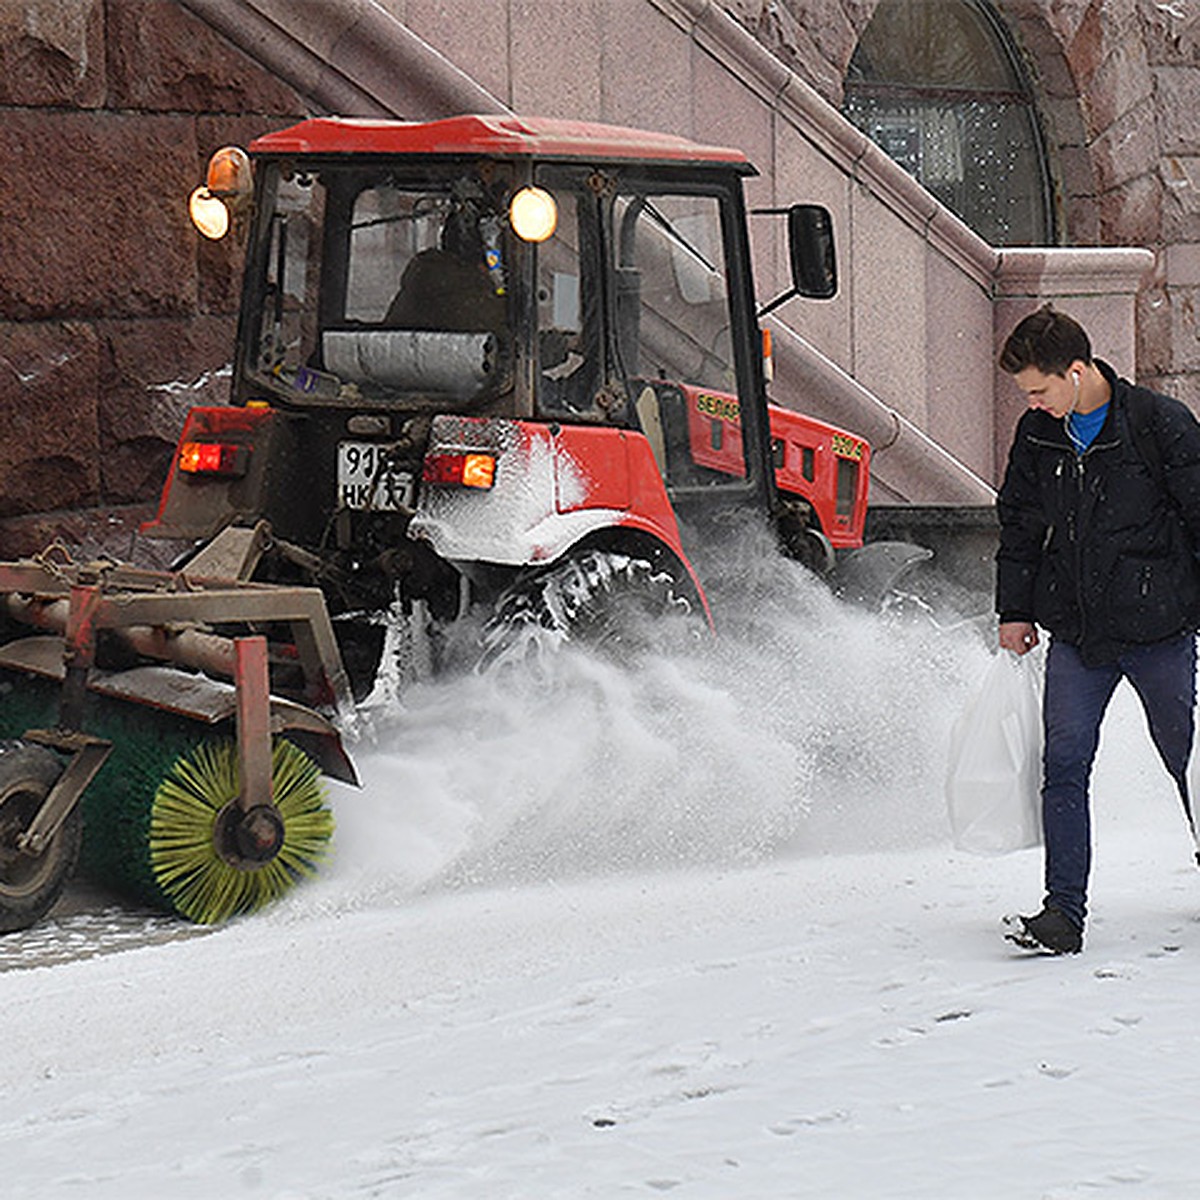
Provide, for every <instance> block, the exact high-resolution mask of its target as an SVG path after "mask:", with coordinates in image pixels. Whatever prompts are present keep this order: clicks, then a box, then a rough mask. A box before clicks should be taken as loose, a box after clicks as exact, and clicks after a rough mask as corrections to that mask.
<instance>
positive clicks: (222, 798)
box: [149, 738, 334, 925]
mask: <svg viewBox="0 0 1200 1200" xmlns="http://www.w3.org/2000/svg"><path fill="white" fill-rule="evenodd" d="M272 780H273V789H274V800H275V805H276V807H277V808H278V810H279V816H280V818H281V819H282V821H283V826H284V839H283V845H282V847H281V848H280V851H279V854H278V855H277V856H276V857H275V858H273V859H271V860H270V861H269V862H266V863H263V864H262V865H261V866H259V867H256V868H254V869H242V868H239V867H236V866H234V865H233V864H231V863H229V862H226V861H225V859H224V858H222V857H221V855H220V854H219V853H218V851H217V847H216V843H215V841H214V836H213V834H214V827H215V825H216V820H217V816H218V814H219V813H220V812H221V810H222V809H223V808H224V807H225V806H226V805H227V804H228V803H229V802H230V801H231V800H233V799H235V798H236V796H237V794H238V789H239V781H238V761H237V744H236V743H235V742H233V741H229V740H226V741H220V742H204V743H202V744H201V745H199V746H197V747H196V748H195V749H194V750H192V751H191V752H189V753H188V754H186V755H184V756H182V757H180V758H179V759H178V760H176V762H175V765H174V766H173V767H172V768H171V770H170V771H169V772H168V774H167V776H166V778H165V779H163V781H162V783H161V784H160V785H159V787H158V790H157V792H156V793H155V796H154V801H153V804H152V807H151V812H150V839H149V840H150V866H151V869H152V871H153V872H154V876H155V879H156V880H157V882H158V886H159V887H160V888H161V889H162V891H163V893H164V895H166V897H167V898H168V899H169V900H170V902H171V903H172V905H173V906H174V907H175V909H176V911H177V912H179V913H180V914H181V915H182V916H185V917H187V918H188V919H189V920H192V921H195V922H196V923H197V924H201V925H213V924H217V923H219V922H221V921H224V920H227V919H228V918H229V917H232V916H236V915H237V914H239V913H246V912H253V911H254V910H255V909H257V908H261V907H262V906H263V905H265V904H269V903H271V902H272V901H273V900H277V899H278V898H279V897H280V896H282V895H283V894H284V893H285V892H287V891H288V890H289V889H290V888H291V887H292V886H293V885H294V884H295V883H296V881H297V880H298V879H301V878H303V877H305V876H308V875H312V874H313V873H314V872H315V870H316V867H317V864H318V863H319V862H320V860H321V859H322V858H324V857H325V856H326V854H327V853H328V851H329V842H330V839H331V838H332V836H333V824H334V822H333V814H332V813H331V812H330V811H329V809H328V808H327V807H326V806H325V793H324V787H323V784H322V782H321V776H320V772H319V771H318V769H317V767H316V765H315V764H314V763H313V761H312V759H310V758H309V757H308V755H307V754H305V753H304V752H303V751H302V750H300V749H299V748H298V747H297V746H294V745H293V744H292V743H291V742H289V741H287V740H285V739H283V738H278V739H276V741H275V745H274V749H273V753H272Z"/></svg>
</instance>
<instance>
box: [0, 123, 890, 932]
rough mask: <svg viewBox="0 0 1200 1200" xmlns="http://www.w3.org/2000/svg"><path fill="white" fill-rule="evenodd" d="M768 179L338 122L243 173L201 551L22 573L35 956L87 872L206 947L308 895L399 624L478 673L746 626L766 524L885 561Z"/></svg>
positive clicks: (10, 653)
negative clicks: (796, 361) (227, 931)
mask: <svg viewBox="0 0 1200 1200" xmlns="http://www.w3.org/2000/svg"><path fill="white" fill-rule="evenodd" d="M752 172H753V168H752V167H751V166H750V164H749V163H748V162H747V161H746V159H745V158H744V157H743V156H742V155H741V154H740V153H739V152H737V151H734V150H728V149H720V148H716V147H709V146H699V145H694V144H692V143H691V142H688V141H684V140H682V139H680V138H675V137H668V136H664V135H660V134H652V133H642V132H636V131H633V130H629V129H620V128H612V127H606V126H601V125H590V124H582V123H576V122H569V121H532V120H530V121H527V120H518V119H514V118H506V117H455V118H451V119H448V120H442V121H434V122H430V123H426V124H412V123H404V122H385V121H370V120H341V119H332V118H330V119H320V120H311V121H305V122H303V123H302V124H299V125H296V126H295V127H293V128H290V129H285V130H282V131H280V132H277V133H272V134H268V135H267V136H265V137H262V138H260V139H258V140H257V141H256V142H254V143H253V144H252V145H251V146H250V148H249V154H247V153H245V152H243V151H241V150H238V149H235V148H226V149H224V150H221V151H218V152H217V154H216V155H214V157H213V160H212V162H211V163H210V166H209V173H208V180H207V183H206V186H204V187H201V188H198V189H197V190H196V192H195V193H194V194H193V196H192V202H191V206H192V214H193V218H194V219H195V220H196V223H197V225H198V226H199V227H200V228H201V230H202V232H204V233H206V234H207V235H209V236H222V235H223V234H225V233H226V232H229V231H230V230H232V231H233V232H234V233H235V234H236V235H238V236H242V237H244V238H245V245H246V265H245V284H244V289H243V299H242V308H241V317H240V323H239V329H238V335H237V346H236V351H235V356H234V363H233V378H232V387H231V396H230V402H229V404H228V405H227V406H222V407H206V408H197V409H194V410H193V411H192V412H191V414H190V415H189V417H188V418H187V421H186V423H185V426H184V429H183V432H182V436H181V438H180V441H179V446H178V451H177V453H176V455H175V457H174V460H173V463H172V466H171V469H170V474H169V477H168V479H167V482H166V486H165V488H164V491H163V497H162V503H161V506H160V510H159V512H158V515H157V518H156V519H155V520H154V521H153V522H151V523H150V524H149V526H148V527H147V529H146V531H145V532H146V533H147V534H148V535H149V536H152V537H160V538H169V539H181V540H182V541H183V543H184V545H185V547H186V549H185V550H184V553H183V554H182V556H181V557H180V559H179V560H178V562H177V564H176V566H175V567H174V568H173V569H172V570H171V571H168V572H155V571H147V570H140V569H138V568H135V567H127V566H122V565H119V564H113V563H107V562H102V563H96V564H84V565H76V564H73V563H70V562H67V561H64V560H63V559H62V558H61V557H60V556H54V555H49V556H47V555H43V556H41V557H40V558H39V559H38V560H33V561H27V562H22V563H14V564H0V696H2V697H3V704H2V705H0V738H4V739H7V740H4V741H0V931H2V930H5V929H13V928H19V927H21V926H23V925H26V924H29V923H31V922H32V921H34V920H36V919H37V918H38V917H39V916H41V915H42V914H43V913H44V912H46V911H47V909H48V908H49V907H50V905H52V904H53V902H54V900H55V899H56V897H57V895H58V892H59V890H61V887H62V885H63V882H64V880H65V878H66V877H67V876H68V875H69V873H70V871H71V870H72V869H73V868H74V863H75V859H76V857H77V856H79V855H80V854H81V853H82V856H83V861H84V865H85V866H86V867H88V868H89V869H90V870H91V872H92V873H93V874H95V875H98V876H100V877H101V878H102V879H104V880H109V881H112V880H115V881H116V882H117V883H118V884H119V886H122V887H123V888H124V889H125V890H126V891H130V892H132V893H133V894H135V895H137V896H138V897H139V898H141V899H145V900H148V901H150V902H152V903H155V904H159V905H164V906H166V907H167V908H168V909H173V910H175V911H178V912H180V913H182V914H183V915H185V916H188V917H190V918H192V919H194V920H199V921H212V920H219V919H222V918H224V917H225V916H228V915H230V914H231V913H236V912H242V911H247V910H249V909H251V908H254V907H256V906H257V905H258V904H260V903H263V902H265V901H267V900H269V899H271V898H272V897H274V896H275V895H277V894H279V892H280V891H282V890H284V889H285V888H286V887H287V886H290V883H291V882H292V881H294V879H296V878H297V877H299V876H301V875H303V874H305V873H306V872H308V871H309V870H311V869H312V868H313V866H314V865H315V863H316V862H317V861H318V860H319V857H320V854H321V852H322V850H323V845H324V843H325V842H326V841H327V839H328V838H329V836H330V834H331V832H332V819H331V817H329V815H328V813H327V811H326V810H325V809H324V806H323V802H322V798H321V793H320V789H319V787H318V786H317V783H316V782H315V779H316V777H317V775H318V774H319V773H324V774H328V775H333V776H336V777H340V778H343V779H347V780H353V778H354V773H353V768H352V767H351V765H350V764H349V762H348V761H347V760H346V758H345V755H344V753H343V752H342V749H341V746H340V743H339V741H338V725H337V719H338V714H339V713H345V712H346V711H347V710H348V708H349V707H350V706H351V704H352V703H353V697H354V696H358V697H361V696H362V695H363V694H364V693H365V692H366V691H367V690H368V689H369V688H370V686H371V685H372V682H373V681H374V680H375V679H376V677H377V672H378V667H379V664H380V661H381V656H382V655H383V653H384V650H385V648H386V637H387V635H388V634H389V633H391V634H392V635H393V636H394V637H399V636H405V637H408V638H409V639H410V640H411V645H410V649H413V650H416V651H420V654H422V655H424V662H425V663H426V664H428V665H430V666H432V667H436V666H437V665H438V660H439V658H440V657H441V656H442V655H443V654H444V653H445V648H446V646H448V645H451V644H453V642H454V638H453V637H452V635H453V634H455V633H456V632H461V631H466V630H471V631H472V636H471V637H470V638H467V639H465V641H466V644H468V645H469V646H471V647H472V649H471V653H473V654H474V655H475V657H476V659H477V661H478V662H481V663H486V662H489V661H495V660H496V659H497V658H501V659H502V658H504V657H507V656H510V655H512V654H513V653H517V652H519V653H524V651H525V649H526V647H527V646H528V645H529V644H530V642H531V641H536V642H538V643H539V645H540V644H542V643H543V642H544V641H545V640H546V639H549V640H550V641H551V642H554V641H556V640H563V639H571V638H590V639H592V640H594V641H604V640H605V639H615V640H616V641H617V643H618V645H620V644H622V639H623V638H624V637H626V636H627V633H626V631H627V628H628V624H629V623H628V622H627V621H626V619H625V618H626V616H627V614H628V612H629V610H630V609H633V610H635V611H636V613H637V614H638V615H639V616H644V615H645V614H647V613H648V614H650V615H651V616H654V617H662V618H666V617H669V616H671V615H672V614H681V615H684V616H687V617H690V618H692V623H693V625H694V624H695V623H709V624H713V623H715V624H716V625H717V626H719V624H720V613H719V612H717V613H715V614H714V613H713V611H712V609H713V607H714V606H713V605H712V604H710V596H709V594H708V593H709V591H710V590H711V589H710V588H709V587H708V584H709V583H710V582H711V580H712V578H713V577H714V575H715V574H716V571H715V570H714V564H715V566H716V567H719V565H720V564H721V563H722V562H723V561H726V562H727V557H724V558H723V555H724V553H725V549H727V545H728V539H729V538H730V537H736V536H739V535H741V534H744V531H745V530H746V528H747V521H750V522H757V523H758V524H759V525H760V526H763V525H766V526H769V527H773V529H774V530H775V533H776V535H777V538H778V541H779V544H780V545H781V546H782V547H783V548H784V550H785V551H786V552H787V553H789V554H791V555H793V556H795V557H798V558H800V559H802V560H803V561H805V562H807V563H809V564H810V565H812V566H814V567H815V568H817V569H818V570H822V571H824V570H828V569H829V568H830V567H831V565H832V564H833V562H834V560H835V558H836V556H837V554H838V552H839V551H844V550H848V549H852V548H854V547H859V546H861V545H862V538H863V525H864V520H865V516H866V505H867V481H868V466H869V459H870V450H869V447H868V446H867V444H866V443H865V442H864V441H863V440H862V439H861V438H858V437H856V436H854V435H853V434H850V433H846V432H844V431H841V430H838V429H834V428H831V427H829V426H827V425H823V424H821V423H820V422H817V421H813V420H811V419H809V418H807V417H804V416H802V415H801V414H800V413H798V412H795V411H792V410H791V409H784V408H781V407H775V406H773V405H771V404H769V403H768V400H767V382H768V379H767V376H768V369H767V367H768V362H769V357H768V356H764V344H765V343H764V335H763V333H762V331H761V330H760V327H759V316H760V312H759V310H758V308H757V306H756V301H755V296H754V290H753V283H752V275H751V269H750V246H749V238H748V235H747V220H746V210H745V206H744V200H743V194H742V184H743V180H744V178H745V177H746V176H747V175H749V174H751V173H752ZM776 215H777V216H782V217H784V218H785V219H786V221H787V226H788V231H789V239H788V241H789V246H790V260H791V270H792V276H793V282H792V287H791V289H790V290H789V291H786V292H785V293H784V294H783V295H782V296H780V297H778V298H777V300H776V301H774V302H773V304H772V305H771V306H770V307H773V306H774V304H777V303H782V302H783V301H784V300H786V299H788V298H790V297H791V296H793V295H800V296H807V297H813V298H822V297H829V296H832V295H833V294H834V292H835V290H836V286H837V279H836V269H835V258H834V245H833V234H832V228H831V222H830V218H829V214H828V213H827V212H826V211H825V210H824V209H822V208H818V207H815V206H806V205H800V206H796V207H794V208H791V209H787V210H781V211H778V212H777V213H776ZM723 542H724V543H725V546H724V548H723V545H722V543H723ZM714 616H715V622H714ZM665 625H666V622H665V621H664V622H662V623H661V624H660V625H657V626H656V628H665ZM30 626H32V627H34V628H35V629H36V630H37V633H35V634H30V632H29V627H30ZM397 630H402V631H405V632H404V633H403V635H400V634H397V633H396V631H397ZM222 675H224V676H226V677H228V678H231V679H232V681H233V682H232V686H230V684H229V683H224V682H220V681H219V677H220V676H222ZM85 792H86V793H87V794H86V795H84V793H85ZM81 800H82V802H83V809H84V812H83V815H84V818H85V819H84V821H83V827H84V832H83V834H82V839H81V833H80V820H79V812H80V804H81Z"/></svg>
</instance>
